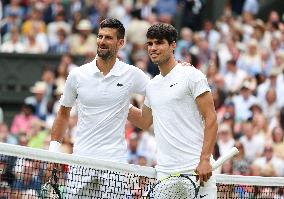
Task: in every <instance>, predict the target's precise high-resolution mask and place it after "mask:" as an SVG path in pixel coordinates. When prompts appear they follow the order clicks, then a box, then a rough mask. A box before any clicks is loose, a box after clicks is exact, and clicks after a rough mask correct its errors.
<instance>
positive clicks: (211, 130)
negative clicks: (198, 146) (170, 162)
mask: <svg viewBox="0 0 284 199" xmlns="http://www.w3.org/2000/svg"><path fill="white" fill-rule="evenodd" d="M195 101H196V103H197V106H198V109H199V112H200V114H201V115H202V117H203V119H204V122H205V128H204V140H203V146H202V151H201V155H200V162H199V164H198V166H197V168H196V171H197V173H198V174H199V179H200V183H201V184H203V182H207V180H208V179H209V178H210V177H211V175H212V166H211V164H210V157H211V154H212V153H213V150H214V145H215V142H216V136H217V129H218V125H217V115H216V111H215V107H214V102H213V97H212V94H211V93H210V92H205V93H203V94H201V95H200V96H198V97H197V98H196V100H195Z"/></svg>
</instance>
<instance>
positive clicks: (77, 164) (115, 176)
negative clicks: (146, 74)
mask: <svg viewBox="0 0 284 199" xmlns="http://www.w3.org/2000/svg"><path fill="white" fill-rule="evenodd" d="M0 154H1V155H0V199H4V198H5V199H10V198H11V199H13V198H31V199H33V198H35V199H37V198H105V199H106V198H115V199H120V198H121V199H138V198H147V197H146V195H147V192H148V191H149V190H150V188H151V187H153V186H154V185H155V183H156V179H155V170H154V169H153V168H149V167H141V166H136V165H128V164H121V163H110V162H106V161H102V160H95V159H90V158H85V157H78V156H72V155H67V154H58V153H52V152H47V151H44V150H38V149H30V148H27V147H20V146H12V145H8V144H0ZM216 180H217V187H218V192H217V195H218V198H220V199H221V198H222V199H223V198H224V199H227V198H232V199H246V198H247V199H252V198H254V199H257V198H261V199H264V198H266V199H284V178H279V177H278V178H276V177H275V178H272V177H266V178H265V177H251V176H246V177H244V176H228V175H217V176H216Z"/></svg>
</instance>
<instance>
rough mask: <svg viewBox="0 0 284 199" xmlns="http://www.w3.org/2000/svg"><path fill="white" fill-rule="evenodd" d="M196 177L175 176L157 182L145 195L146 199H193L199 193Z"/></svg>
mask: <svg viewBox="0 0 284 199" xmlns="http://www.w3.org/2000/svg"><path fill="white" fill-rule="evenodd" d="M199 188H200V186H199V184H198V183H197V181H196V175H185V174H176V175H173V176H170V177H168V178H166V179H164V180H162V181H159V182H158V183H157V184H156V185H155V186H154V187H153V188H151V189H150V190H149V192H148V194H147V197H146V198H147V199H171V198H179V199H188V198H190V199H195V198H197V196H198V193H199Z"/></svg>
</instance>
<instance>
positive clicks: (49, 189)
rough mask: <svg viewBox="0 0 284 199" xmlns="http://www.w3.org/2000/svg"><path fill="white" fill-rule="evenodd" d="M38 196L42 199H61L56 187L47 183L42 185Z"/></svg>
mask: <svg viewBox="0 0 284 199" xmlns="http://www.w3.org/2000/svg"><path fill="white" fill-rule="evenodd" d="M40 196H41V198H42V199H61V195H60V191H59V189H58V187H56V186H55V185H53V184H51V183H49V182H47V183H45V184H44V185H42V187H41V190H40Z"/></svg>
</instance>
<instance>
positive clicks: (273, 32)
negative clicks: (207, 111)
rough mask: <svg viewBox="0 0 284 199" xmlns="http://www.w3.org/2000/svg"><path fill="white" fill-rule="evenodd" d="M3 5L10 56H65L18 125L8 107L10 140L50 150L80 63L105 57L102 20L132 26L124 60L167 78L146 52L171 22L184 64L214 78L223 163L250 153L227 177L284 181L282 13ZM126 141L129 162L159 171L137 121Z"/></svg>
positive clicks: (104, 4) (115, 2)
mask: <svg viewBox="0 0 284 199" xmlns="http://www.w3.org/2000/svg"><path fill="white" fill-rule="evenodd" d="M1 3H2V4H1ZM1 7H2V9H0V17H2V19H1V23H0V30H1V43H0V51H1V52H9V53H56V54H62V58H61V61H60V64H59V65H58V66H57V67H56V71H54V70H52V69H51V68H45V70H44V71H43V73H42V76H41V77H40V78H39V79H40V81H38V82H35V84H34V86H32V87H31V88H30V91H31V96H30V97H28V98H26V99H25V101H24V102H23V106H22V108H21V110H19V113H18V114H17V115H15V117H14V119H13V121H12V124H11V125H10V126H8V125H7V124H5V123H4V122H3V121H4V120H3V113H1V108H0V122H1V121H2V122H1V123H0V142H5V143H11V144H19V145H23V146H30V147H35V148H44V149H47V148H48V145H49V141H50V129H51V126H52V123H53V121H54V118H55V115H56V113H57V110H58V100H59V98H60V95H61V94H62V92H63V88H64V83H65V80H66V77H67V75H68V73H69V71H70V70H72V68H74V67H78V66H77V65H76V64H75V63H73V60H72V55H82V56H85V57H86V62H88V61H90V60H91V59H93V58H94V57H95V55H96V33H97V29H98V26H99V23H100V21H101V20H102V19H104V18H106V17H115V18H118V19H119V20H121V21H122V22H123V24H124V26H125V27H126V41H127V42H126V45H125V47H124V48H123V49H122V50H121V51H120V52H119V59H121V60H123V61H125V62H126V63H130V64H133V65H135V66H136V67H139V68H140V69H142V70H143V71H144V72H145V73H147V74H148V75H149V76H150V77H153V76H155V75H156V74H157V73H158V72H157V67H156V66H154V65H153V64H152V63H150V61H149V58H148V55H147V52H146V51H145V41H146V37H145V34H146V31H147V29H148V28H149V27H150V26H151V25H152V24H154V23H157V22H164V23H171V24H173V25H175V26H178V27H179V40H178V41H177V48H176V50H175V56H176V58H177V59H178V60H180V61H184V62H190V63H191V64H193V65H194V66H195V67H196V68H198V69H200V70H201V71H202V72H204V73H205V74H206V75H207V78H208V83H209V85H210V87H211V90H212V94H213V98H214V102H215V107H216V111H217V115H218V122H219V130H218V138H217V143H216V147H215V153H214V156H215V158H217V157H219V156H220V155H223V154H224V153H226V151H228V149H230V148H231V147H233V146H236V147H237V148H238V149H239V151H240V153H239V155H237V156H236V157H235V158H234V159H233V160H232V161H228V162H226V164H225V165H224V166H223V167H222V168H221V170H220V171H219V172H221V173H226V174H240V175H260V176H284V153H283V151H284V139H283V137H284V23H283V21H282V20H281V17H282V16H281V13H277V12H276V11H273V10H271V11H270V13H267V16H268V17H267V20H265V21H263V20H261V19H258V18H256V17H255V16H256V14H257V12H258V9H259V8H258V7H259V5H258V1H257V0H243V1H235V0H228V3H227V4H226V6H225V8H224V12H223V15H222V16H221V17H220V18H219V19H218V20H217V21H216V22H212V21H210V20H204V21H201V20H200V19H201V12H202V9H203V7H204V5H203V1H200V0H136V1H135V0H110V1H107V0H70V1H68V0H45V1H43V0H10V1H1V2H0V8H1ZM282 14H283V13H282ZM132 104H133V105H135V106H137V107H141V106H142V104H143V97H141V96H133V98H132ZM4 114H5V113H4ZM184 117H186V115H185V116H184ZM76 122H77V112H76V107H74V108H73V109H72V112H71V118H70V121H69V128H68V132H66V136H65V137H64V140H63V145H62V152H65V153H72V143H73V141H74V139H76ZM188 133H190V132H188ZM125 137H126V140H127V143H128V149H129V150H128V160H129V163H133V164H139V165H147V166H154V165H155V161H156V158H155V157H156V156H155V155H156V145H155V140H154V132H153V129H149V130H148V131H142V130H141V129H138V128H135V127H134V126H133V125H132V124H131V123H129V122H127V124H126V132H125Z"/></svg>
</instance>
